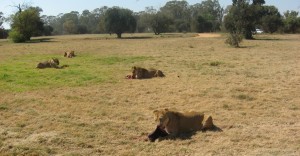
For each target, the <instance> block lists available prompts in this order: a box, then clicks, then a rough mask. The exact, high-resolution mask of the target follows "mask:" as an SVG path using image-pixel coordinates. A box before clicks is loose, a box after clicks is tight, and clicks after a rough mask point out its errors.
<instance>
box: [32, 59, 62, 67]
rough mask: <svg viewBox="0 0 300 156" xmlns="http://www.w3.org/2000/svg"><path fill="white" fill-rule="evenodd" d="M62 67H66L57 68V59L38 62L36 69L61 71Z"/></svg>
mask: <svg viewBox="0 0 300 156" xmlns="http://www.w3.org/2000/svg"><path fill="white" fill-rule="evenodd" d="M64 67H68V65H63V66H59V60H58V59H57V58H52V59H50V60H48V61H44V62H40V63H38V64H37V66H36V68H39V69H44V68H56V69H62V68H64Z"/></svg>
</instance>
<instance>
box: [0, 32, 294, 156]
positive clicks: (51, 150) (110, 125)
mask: <svg viewBox="0 0 300 156" xmlns="http://www.w3.org/2000/svg"><path fill="white" fill-rule="evenodd" d="M124 37H125V38H124V39H115V38H114V36H109V35H74V36H53V37H50V38H35V39H34V40H33V41H32V42H31V43H24V44H13V43H10V42H7V41H6V40H0V155H300V98H299V93H300V50H299V49H300V44H299V43H300V35H259V36H256V38H257V40H244V41H243V42H242V44H241V46H242V47H241V48H238V49H235V48H231V47H229V46H228V45H226V44H224V40H225V36H224V35H222V34H221V35H216V34H213V35H212V36H209V35H207V34H206V35H204V37H203V36H201V35H199V36H198V35H197V34H164V35H161V36H153V35H152V34H134V35H131V34H126V35H124ZM70 50H74V51H75V54H76V55H77V57H75V58H71V59H70V58H64V57H63V53H64V52H65V51H70ZM51 57H57V58H58V59H59V60H60V63H61V64H60V65H65V64H66V65H69V67H67V68H65V69H36V68H35V67H36V64H37V63H38V62H41V61H45V60H48V59H50V58H51ZM132 66H141V67H145V68H151V67H152V68H157V69H160V70H162V71H163V72H164V73H165V75H166V77H165V78H153V79H145V80H131V79H125V76H126V75H128V74H130V73H131V67H132ZM166 107H170V108H176V109H178V110H196V111H201V112H205V113H206V114H210V115H212V117H213V118H214V122H215V124H216V125H217V126H218V127H220V128H221V129H222V130H223V132H205V133H203V132H197V133H195V134H193V135H190V136H184V137H182V138H178V139H176V140H162V141H156V142H154V143H151V142H145V141H143V139H144V138H145V137H146V136H147V134H148V133H150V132H152V131H153V130H154V129H155V127H156V123H155V122H154V115H153V113H152V112H153V110H155V109H161V108H166Z"/></svg>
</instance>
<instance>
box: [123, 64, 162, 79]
mask: <svg viewBox="0 0 300 156" xmlns="http://www.w3.org/2000/svg"><path fill="white" fill-rule="evenodd" d="M164 76H165V75H164V74H163V72H162V71H161V70H156V69H149V70H147V69H145V68H141V67H135V66H134V67H132V76H130V78H129V77H128V76H127V78H129V79H148V78H152V77H164Z"/></svg>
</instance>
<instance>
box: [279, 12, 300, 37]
mask: <svg viewBox="0 0 300 156" xmlns="http://www.w3.org/2000/svg"><path fill="white" fill-rule="evenodd" d="M283 14H284V19H283V22H284V32H286V33H296V32H297V30H300V17H298V14H299V12H297V11H289V10H288V11H286V12H284V13H283Z"/></svg>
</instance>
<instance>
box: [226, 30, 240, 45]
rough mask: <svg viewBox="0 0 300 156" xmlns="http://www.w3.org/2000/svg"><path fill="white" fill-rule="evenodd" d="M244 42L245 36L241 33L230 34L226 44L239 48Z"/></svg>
mask: <svg viewBox="0 0 300 156" xmlns="http://www.w3.org/2000/svg"><path fill="white" fill-rule="evenodd" d="M242 40H243V36H242V35H241V34H239V33H230V34H229V35H228V36H227V39H226V41H225V43H226V44H229V45H230V46H233V47H239V43H241V42H242Z"/></svg>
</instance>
